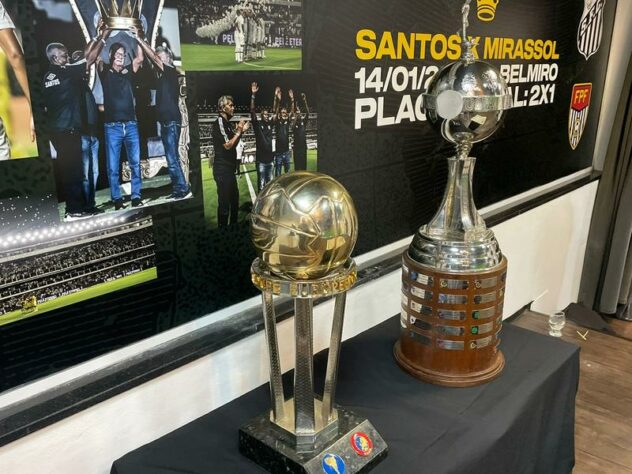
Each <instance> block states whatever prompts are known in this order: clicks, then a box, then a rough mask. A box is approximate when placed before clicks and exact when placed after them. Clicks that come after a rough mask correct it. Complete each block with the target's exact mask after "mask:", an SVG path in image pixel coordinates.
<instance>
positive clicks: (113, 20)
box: [96, 0, 143, 30]
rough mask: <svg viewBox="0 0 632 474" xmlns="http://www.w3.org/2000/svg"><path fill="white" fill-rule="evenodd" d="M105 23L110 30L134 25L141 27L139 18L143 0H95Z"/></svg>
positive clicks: (124, 28)
mask: <svg viewBox="0 0 632 474" xmlns="http://www.w3.org/2000/svg"><path fill="white" fill-rule="evenodd" d="M96 2H97V7H98V9H99V13H100V14H101V18H102V19H103V22H104V23H105V25H106V26H107V27H108V28H110V29H112V30H127V29H129V28H130V27H131V26H135V27H136V28H138V29H139V30H142V29H143V24H142V22H141V20H140V17H141V13H142V10H143V0H123V1H122V3H121V0H109V1H108V0H96Z"/></svg>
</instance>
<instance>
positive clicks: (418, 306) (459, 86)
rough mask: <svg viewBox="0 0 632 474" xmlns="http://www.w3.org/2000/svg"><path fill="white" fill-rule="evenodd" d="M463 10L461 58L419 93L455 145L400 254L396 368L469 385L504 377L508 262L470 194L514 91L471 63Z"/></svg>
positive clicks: (492, 70) (487, 67)
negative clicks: (481, 155)
mask: <svg viewBox="0 0 632 474" xmlns="http://www.w3.org/2000/svg"><path fill="white" fill-rule="evenodd" d="M469 3H470V0H466V2H465V4H464V5H463V8H462V10H461V11H462V14H463V29H462V30H461V45H462V48H463V51H462V55H461V58H460V59H459V60H458V61H456V62H454V63H451V64H448V65H447V66H445V67H444V68H443V69H441V70H440V71H439V72H438V73H437V74H436V75H435V76H434V77H433V79H432V82H431V84H430V85H429V87H428V90H427V92H426V93H425V94H424V95H423V99H424V109H425V113H426V117H427V118H428V121H429V122H430V124H431V125H432V126H433V128H435V129H436V130H437V131H438V132H439V133H440V134H441V136H442V137H443V138H444V139H445V140H447V141H449V142H451V143H453V144H454V145H455V148H456V154H455V156H452V157H450V158H448V180H447V184H446V189H445V191H444V195H443V200H442V202H441V205H440V206H439V210H438V211H437V213H436V214H435V216H434V217H433V218H432V219H431V221H430V222H429V223H427V224H425V225H423V226H421V228H420V229H419V230H418V231H417V232H416V233H415V235H414V237H413V241H412V243H411V245H410V247H409V248H408V250H407V251H405V252H404V255H403V256H402V309H401V318H400V324H401V333H400V337H399V340H398V341H397V343H396V344H395V348H394V355H395V359H396V360H397V363H398V364H399V365H400V367H402V369H404V370H405V371H406V372H408V373H410V374H411V375H413V376H414V377H416V378H419V379H421V380H424V381H426V382H430V383H433V384H437V385H445V386H452V387H467V386H472V385H479V384H482V383H485V382H488V381H490V380H492V379H494V378H495V377H497V376H498V375H500V373H501V371H502V369H503V367H504V357H503V355H502V353H501V352H500V350H499V349H498V344H499V342H500V338H499V333H500V329H501V325H502V311H503V301H504V294H505V279H506V273H507V260H506V258H505V257H504V256H503V255H502V253H501V251H500V247H499V245H498V242H497V241H496V238H495V237H494V233H493V232H492V231H491V230H490V229H488V228H487V227H486V225H485V221H484V220H483V218H482V217H481V216H480V214H479V213H478V211H477V210H476V205H475V204H474V198H473V195H472V178H473V175H474V163H475V161H476V160H475V158H473V157H471V156H469V152H470V150H471V149H472V146H473V144H474V143H476V142H479V141H481V140H484V139H486V138H488V137H489V136H491V135H492V134H493V133H494V132H495V131H496V130H497V129H498V127H499V126H500V123H501V121H502V119H503V116H504V112H505V110H507V109H509V108H510V107H511V95H510V93H509V89H508V87H507V84H506V83H505V81H504V80H503V78H502V77H501V76H500V74H499V73H498V71H496V69H495V68H494V67H493V66H491V65H490V64H487V63H485V62H482V61H478V60H476V59H475V58H474V54H473V52H472V48H473V44H472V43H471V41H470V40H469V39H468V36H467V33H466V28H467V26H468V21H467V16H468V14H469Z"/></svg>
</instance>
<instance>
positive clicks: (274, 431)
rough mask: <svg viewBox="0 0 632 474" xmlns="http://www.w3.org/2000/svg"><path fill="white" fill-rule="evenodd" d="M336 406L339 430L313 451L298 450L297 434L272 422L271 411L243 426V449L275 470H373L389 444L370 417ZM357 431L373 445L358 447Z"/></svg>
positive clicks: (297, 471)
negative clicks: (295, 435)
mask: <svg viewBox="0 0 632 474" xmlns="http://www.w3.org/2000/svg"><path fill="white" fill-rule="evenodd" d="M336 409H337V410H338V430H337V431H336V432H335V433H334V434H333V435H332V436H331V437H330V438H329V439H326V440H323V441H320V442H319V443H317V444H316V446H315V447H314V450H313V451H311V452H297V451H296V449H295V446H294V443H295V441H294V439H293V437H292V436H291V435H290V434H289V433H287V432H286V431H285V430H283V429H281V428H279V427H278V426H276V425H275V424H274V423H272V422H271V421H270V416H269V413H265V414H263V415H260V416H258V417H257V418H255V419H253V420H251V421H250V422H249V423H247V424H246V425H244V426H242V427H241V428H240V429H239V451H240V452H241V454H243V455H244V456H246V457H248V458H249V459H250V460H252V461H254V462H255V463H257V464H259V465H260V466H261V467H263V468H265V469H266V470H268V471H269V472H272V473H301V474H303V473H305V474H307V473H323V472H324V473H330V472H331V473H340V474H342V473H343V472H344V473H356V472H368V471H370V470H371V469H372V468H373V467H374V466H375V465H376V464H378V463H379V462H380V461H382V460H383V459H384V458H385V457H386V454H387V452H388V446H387V445H386V443H385V442H384V440H383V439H382V437H381V436H380V435H379V433H378V432H377V431H376V430H375V428H374V427H373V425H372V424H371V423H370V422H369V421H368V420H367V419H366V418H362V417H359V416H357V415H355V414H353V413H351V412H349V411H346V410H344V409H342V408H339V407H336ZM357 433H363V434H364V435H366V437H367V438H368V439H369V440H370V443H371V444H372V446H371V447H370V448H369V449H367V448H365V449H364V451H363V450H362V449H361V448H359V447H356V448H355V449H354V447H353V444H352V441H353V440H354V439H357V435H356V434H357ZM356 446H358V444H357V443H356ZM365 446H367V445H366V444H365ZM341 462H342V463H343V466H341V465H340V463H341Z"/></svg>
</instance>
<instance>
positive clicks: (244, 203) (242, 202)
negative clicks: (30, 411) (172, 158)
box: [202, 150, 318, 229]
mask: <svg viewBox="0 0 632 474" xmlns="http://www.w3.org/2000/svg"><path fill="white" fill-rule="evenodd" d="M317 154H318V151H317V150H307V170H308V171H317V160H316V157H317ZM240 171H241V172H242V174H240V175H239V176H237V186H238V187H239V221H243V220H245V219H246V218H247V217H248V214H249V212H250V209H251V208H252V203H253V201H254V199H255V197H256V193H257V171H256V168H255V164H254V163H249V164H247V165H241V167H240ZM244 171H245V173H244ZM290 171H294V164H293V163H292V166H291V168H290ZM202 187H203V189H204V218H205V220H206V222H207V223H208V224H209V225H210V226H211V228H213V229H216V228H217V186H216V184H215V180H214V179H213V170H212V169H211V168H210V167H209V165H208V159H203V160H202Z"/></svg>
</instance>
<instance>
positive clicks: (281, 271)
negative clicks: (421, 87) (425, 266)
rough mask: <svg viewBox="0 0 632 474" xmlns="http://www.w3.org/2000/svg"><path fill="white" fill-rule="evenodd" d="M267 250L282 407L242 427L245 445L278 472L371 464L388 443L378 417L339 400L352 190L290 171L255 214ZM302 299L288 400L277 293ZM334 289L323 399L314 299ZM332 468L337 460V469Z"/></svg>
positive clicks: (274, 374)
mask: <svg viewBox="0 0 632 474" xmlns="http://www.w3.org/2000/svg"><path fill="white" fill-rule="evenodd" d="M250 223H251V226H250V233H251V237H252V242H253V244H254V246H255V248H256V250H257V253H258V255H259V257H258V258H256V259H255V260H254V262H253V263H252V267H251V276H252V282H253V284H254V285H255V286H256V287H257V288H258V289H259V290H261V293H262V300H263V317H264V325H265V335H266V342H267V346H268V357H269V364H270V366H269V367H270V398H271V401H272V409H271V410H270V411H269V412H267V413H265V414H263V415H261V416H259V417H257V418H255V419H254V420H251V421H250V422H249V423H247V424H246V425H244V426H242V427H241V429H240V430H239V449H240V451H241V452H242V454H244V455H245V456H247V457H249V458H250V459H251V460H253V461H254V462H256V463H257V464H259V465H261V466H262V467H264V468H266V469H268V470H269V471H271V472H283V473H286V472H291V473H294V472H295V473H308V472H310V473H311V472H321V471H322V470H323V469H329V468H332V467H333V466H336V469H338V472H363V471H367V470H369V469H370V468H371V467H372V466H374V465H375V464H376V463H378V462H379V461H380V460H381V459H383V458H384V457H385V456H386V452H387V446H386V443H384V440H383V439H382V438H381V437H380V435H379V433H378V432H377V431H376V430H375V428H373V426H372V425H371V423H370V422H369V421H368V420H367V419H365V418H363V417H360V416H358V415H356V414H354V413H352V412H349V411H347V410H345V409H343V408H341V407H338V406H335V405H334V395H335V391H336V384H337V367H338V359H339V355H340V347H341V343H342V327H343V321H344V309H345V302H346V292H347V290H348V289H349V288H351V287H352V286H353V284H354V283H355V281H356V278H357V273H356V266H355V262H354V261H353V259H351V258H349V256H350V255H351V252H352V251H353V247H354V245H355V242H356V239H357V236H358V218H357V214H356V210H355V207H354V205H353V201H352V199H351V197H350V196H349V194H348V193H347V191H346V190H345V188H344V187H343V186H342V185H341V184H340V183H338V182H337V181H336V180H334V179H333V178H331V177H329V176H327V175H324V174H320V173H313V172H307V171H300V172H294V173H288V174H284V175H282V176H280V177H278V178H276V179H275V180H273V181H272V182H271V183H269V184H268V185H267V186H266V187H265V188H264V189H263V190H262V191H261V192H260V193H259V196H258V197H257V200H256V201H255V204H254V206H253V210H252V213H251V220H250ZM280 295H285V296H290V297H291V298H293V299H294V314H295V320H294V330H295V337H294V339H295V340H294V344H295V357H296V359H295V369H294V393H293V397H292V398H290V399H288V400H286V399H285V394H284V391H283V383H282V380H281V363H280V355H279V346H278V336H277V331H276V320H275V314H274V303H273V296H280ZM328 296H333V297H334V299H335V302H334V317H333V322H332V329H331V338H330V346H329V354H328V358H327V368H326V373H325V384H324V391H323V394H322V396H320V395H316V394H315V393H314V373H313V372H314V371H313V329H312V326H313V300H314V299H316V298H320V297H328ZM327 466H328V467H327Z"/></svg>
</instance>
